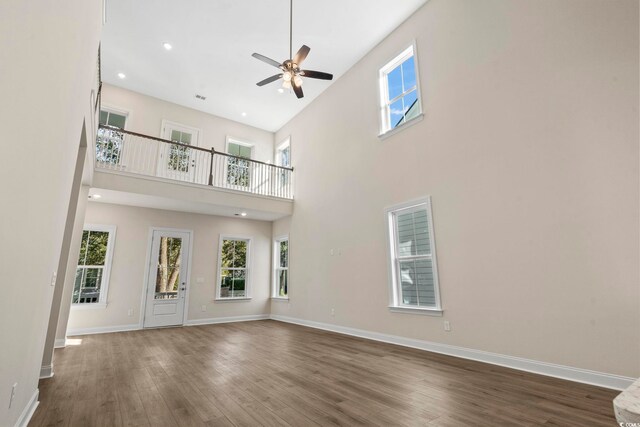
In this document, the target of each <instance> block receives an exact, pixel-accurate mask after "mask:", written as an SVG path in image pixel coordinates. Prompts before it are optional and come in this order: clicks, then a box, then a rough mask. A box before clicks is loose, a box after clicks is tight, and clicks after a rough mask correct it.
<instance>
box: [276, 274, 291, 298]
mask: <svg viewBox="0 0 640 427" xmlns="http://www.w3.org/2000/svg"><path fill="white" fill-rule="evenodd" d="M288 274H289V272H288V271H287V270H278V274H277V278H278V296H279V297H286V296H287V293H288V289H287V285H288V283H287V276H288Z"/></svg>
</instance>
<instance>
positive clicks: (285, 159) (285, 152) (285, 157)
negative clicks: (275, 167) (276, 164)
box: [280, 147, 291, 166]
mask: <svg viewBox="0 0 640 427" xmlns="http://www.w3.org/2000/svg"><path fill="white" fill-rule="evenodd" d="M290 154H291V149H290V147H287V148H284V149H282V150H281V151H280V166H290V165H291V163H290V162H291V160H290V159H289V156H290Z"/></svg>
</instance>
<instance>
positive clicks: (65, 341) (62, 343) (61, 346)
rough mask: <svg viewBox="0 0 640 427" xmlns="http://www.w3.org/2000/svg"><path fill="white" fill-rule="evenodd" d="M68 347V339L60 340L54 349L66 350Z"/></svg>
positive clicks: (56, 342) (55, 343)
mask: <svg viewBox="0 0 640 427" xmlns="http://www.w3.org/2000/svg"><path fill="white" fill-rule="evenodd" d="M66 346H67V339H66V338H58V339H56V341H55V342H54V343H53V348H65V347H66Z"/></svg>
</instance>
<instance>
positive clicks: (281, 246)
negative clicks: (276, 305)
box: [273, 237, 289, 298]
mask: <svg viewBox="0 0 640 427" xmlns="http://www.w3.org/2000/svg"><path fill="white" fill-rule="evenodd" d="M273 263H274V266H273V271H274V276H275V277H274V282H273V297H274V298H288V297H289V289H288V287H289V238H288V237H280V238H278V239H276V240H275V242H274V247H273Z"/></svg>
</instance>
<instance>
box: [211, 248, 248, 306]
mask: <svg viewBox="0 0 640 427" xmlns="http://www.w3.org/2000/svg"><path fill="white" fill-rule="evenodd" d="M250 249H251V239H249V238H244V237H242V238H241V237H230V236H220V259H219V260H218V265H219V269H220V271H219V273H218V289H217V298H218V299H245V298H249V297H250V294H249V256H250Z"/></svg>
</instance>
